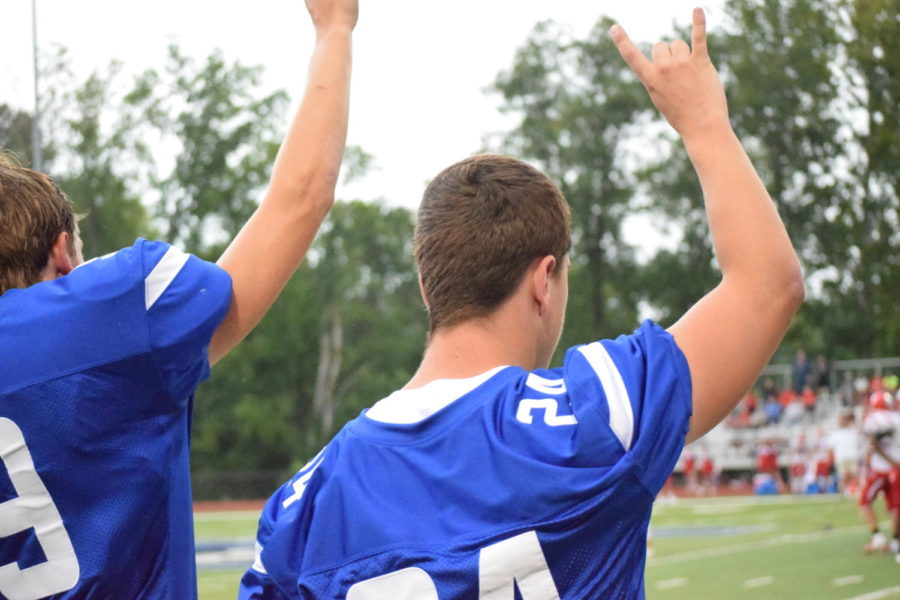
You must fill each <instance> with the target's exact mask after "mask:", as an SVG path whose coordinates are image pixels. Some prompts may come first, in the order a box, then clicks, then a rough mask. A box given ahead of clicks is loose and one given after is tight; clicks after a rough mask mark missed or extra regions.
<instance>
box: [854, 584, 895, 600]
mask: <svg viewBox="0 0 900 600" xmlns="http://www.w3.org/2000/svg"><path fill="white" fill-rule="evenodd" d="M897 595H900V585H898V586H897V587H892V588H885V589H883V590H876V591H874V592H869V593H868V594H863V595H862V596H853V597H852V598H848V599H847V600H880V599H881V598H890V597H891V596H897Z"/></svg>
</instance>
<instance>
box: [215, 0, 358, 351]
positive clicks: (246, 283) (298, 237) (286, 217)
mask: <svg viewBox="0 0 900 600" xmlns="http://www.w3.org/2000/svg"><path fill="white" fill-rule="evenodd" d="M306 6H307V8H308V9H309V13H310V16H311V17H312V21H313V25H314V26H315V31H316V44H315V50H314V51H313V55H312V59H311V61H310V65H309V74H308V79H307V83H306V92H305V94H304V96H303V101H302V102H301V104H300V108H299V109H298V111H297V114H296V116H295V117H294V121H293V123H292V124H291V127H290V130H289V131H288V134H287V137H286V138H285V140H284V142H283V143H282V145H281V149H280V150H279V152H278V158H277V159H276V161H275V167H274V169H273V172H272V179H271V181H270V182H269V189H268V191H267V193H266V195H265V197H264V199H263V201H262V202H261V203H260V205H259V208H257V210H256V212H254V213H253V216H251V217H250V220H249V221H247V224H246V225H244V227H243V229H241V231H240V233H238V235H237V237H236V238H235V239H234V241H233V242H232V243H231V244H230V245H229V246H228V249H226V250H225V253H224V254H223V255H222V257H221V258H220V259H219V262H218V264H219V265H220V266H221V267H222V268H223V269H225V270H226V271H227V272H228V273H229V274H230V275H231V278H232V282H233V290H234V291H233V297H232V301H231V308H230V309H229V310H228V314H227V315H226V317H225V319H224V321H222V324H221V325H220V326H219V328H218V329H217V330H216V333H215V334H214V335H213V338H212V342H211V343H210V348H209V360H210V363H211V364H215V363H216V362H217V361H218V360H219V359H221V358H222V357H223V356H225V355H226V354H227V353H228V352H229V351H230V350H231V349H232V348H234V346H235V345H236V344H237V343H238V342H240V341H241V340H242V339H244V337H245V336H246V335H247V334H248V333H250V330H251V329H253V327H255V326H256V324H257V323H258V322H259V321H260V319H262V317H263V315H264V314H265V313H266V311H267V310H268V309H269V307H270V306H272V303H273V302H274V301H275V298H276V297H277V296H278V294H279V293H280V292H281V290H282V289H283V288H284V286H285V284H286V283H287V281H288V279H290V277H291V275H292V274H293V273H294V271H295V270H296V269H297V267H298V266H299V265H300V262H301V261H302V260H303V257H304V256H305V255H306V251H307V250H308V249H309V246H310V244H311V243H312V241H313V238H314V237H315V235H316V231H317V230H318V229H319V225H321V223H322V220H323V219H324V218H325V215H327V214H328V211H329V209H330V208H331V206H332V204H333V203H334V188H335V185H336V183H337V178H338V171H339V169H340V165H341V160H342V158H343V154H344V144H345V140H346V137H347V119H348V113H349V96H350V63H351V32H352V31H353V28H354V26H355V25H356V19H357V14H358V3H357V0H306Z"/></svg>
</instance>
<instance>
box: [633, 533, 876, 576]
mask: <svg viewBox="0 0 900 600" xmlns="http://www.w3.org/2000/svg"><path fill="white" fill-rule="evenodd" d="M861 530H863V527H862V526H861V525H854V526H852V527H841V528H838V529H829V530H828V531H814V532H812V533H792V534H788V535H780V536H778V537H773V538H768V539H765V540H757V541H755V542H745V543H743V544H732V545H730V546H716V547H713V548H704V549H703V550H694V551H692V552H682V553H680V554H672V555H669V556H661V557H659V558H651V559H650V560H648V561H647V567H656V566H659V565H671V564H675V563H681V562H687V561H689V560H699V559H704V558H710V557H713V556H722V555H723V554H738V553H740V552H748V551H750V550H759V549H760V548H771V547H773V546H784V545H787V544H808V543H810V542H816V541H818V540H821V539H824V538H828V537H832V536H837V535H844V534H849V533H858V532H859V531H861Z"/></svg>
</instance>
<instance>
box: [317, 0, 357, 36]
mask: <svg viewBox="0 0 900 600" xmlns="http://www.w3.org/2000/svg"><path fill="white" fill-rule="evenodd" d="M306 9H307V10H308V11H309V15H310V16H311V17H312V21H313V25H314V26H315V28H316V29H317V30H320V31H321V30H322V29H327V28H329V27H347V28H349V29H353V28H354V27H355V26H356V20H357V18H358V17H359V0H306Z"/></svg>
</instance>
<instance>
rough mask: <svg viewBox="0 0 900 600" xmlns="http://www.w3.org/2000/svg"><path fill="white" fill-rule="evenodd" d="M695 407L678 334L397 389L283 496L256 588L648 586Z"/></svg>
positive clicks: (571, 598)
mask: <svg viewBox="0 0 900 600" xmlns="http://www.w3.org/2000/svg"><path fill="white" fill-rule="evenodd" d="M690 414H691V382H690V373H689V370H688V366H687V362H686V360H685V358H684V355H683V354H682V353H681V351H680V350H679V349H678V347H677V346H676V344H675V342H674V340H673V339H672V337H671V336H670V335H669V334H668V333H667V332H665V331H664V330H662V329H661V328H660V327H658V326H657V325H655V324H653V323H651V322H646V323H644V324H643V325H642V326H641V327H640V328H639V329H638V330H637V331H636V332H635V333H634V334H633V335H630V336H622V337H619V338H618V339H616V340H604V341H600V342H595V343H592V344H587V345H584V346H577V347H574V348H571V349H570V350H569V351H568V352H567V354H566V358H565V362H564V365H563V367H561V368H558V369H546V370H538V371H535V372H531V373H529V372H527V371H525V370H523V369H521V368H518V367H498V368H497V369H494V370H492V371H490V372H488V373H485V374H482V375H481V376H478V377H474V378H471V379H466V380H439V381H434V382H431V383H429V384H428V385H425V386H423V387H422V388H419V389H415V390H400V391H398V392H395V393H394V394H392V395H391V396H389V397H388V398H386V399H384V400H382V401H380V402H378V403H376V404H375V405H374V406H373V407H372V408H370V409H368V410H367V411H364V412H363V413H362V414H361V415H360V416H359V417H358V418H357V419H355V420H353V421H351V422H350V423H348V424H347V425H346V426H345V427H344V428H343V429H342V430H341V431H340V432H339V433H338V434H337V436H336V437H335V438H334V439H333V440H332V441H331V442H330V443H329V444H328V445H327V446H326V447H325V448H324V450H323V451H322V452H321V453H320V454H319V455H318V456H316V457H315V458H314V459H313V460H312V461H311V462H310V463H309V464H307V465H306V466H305V467H304V468H303V469H301V470H300V472H299V473H297V475H295V476H294V477H293V478H292V479H291V480H290V481H288V482H287V483H286V484H285V485H284V486H282V487H281V488H280V489H279V490H278V491H277V492H276V493H275V495H274V496H272V498H271V499H270V500H269V501H268V503H267V504H266V507H265V508H264V510H263V513H262V516H261V518H260V524H259V532H258V535H257V559H256V561H255V563H254V565H253V566H252V567H251V568H250V569H249V570H248V571H247V573H246V574H245V575H244V578H243V580H242V584H241V589H240V593H239V597H240V598H241V599H288V598H290V599H294V598H303V599H313V598H315V599H326V598H327V599H334V600H337V599H347V600H375V599H381V600H450V599H454V600H455V599H460V600H461V599H473V600H474V599H496V600H500V599H507V600H513V599H519V600H550V599H561V600H576V599H577V600H584V599H587V598H604V599H606V598H629V599H631V598H640V597H643V576H644V561H645V556H646V540H647V526H648V523H649V519H650V511H651V508H652V504H653V500H654V497H655V496H656V494H657V492H658V491H659V490H660V489H661V488H662V486H663V484H664V483H665V481H666V479H667V477H668V476H669V474H670V472H671V470H672V469H673V467H674V465H675V463H676V461H677V459H678V456H679V454H680V451H681V448H682V446H683V444H684V439H685V435H686V433H687V430H688V421H689V419H690Z"/></svg>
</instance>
